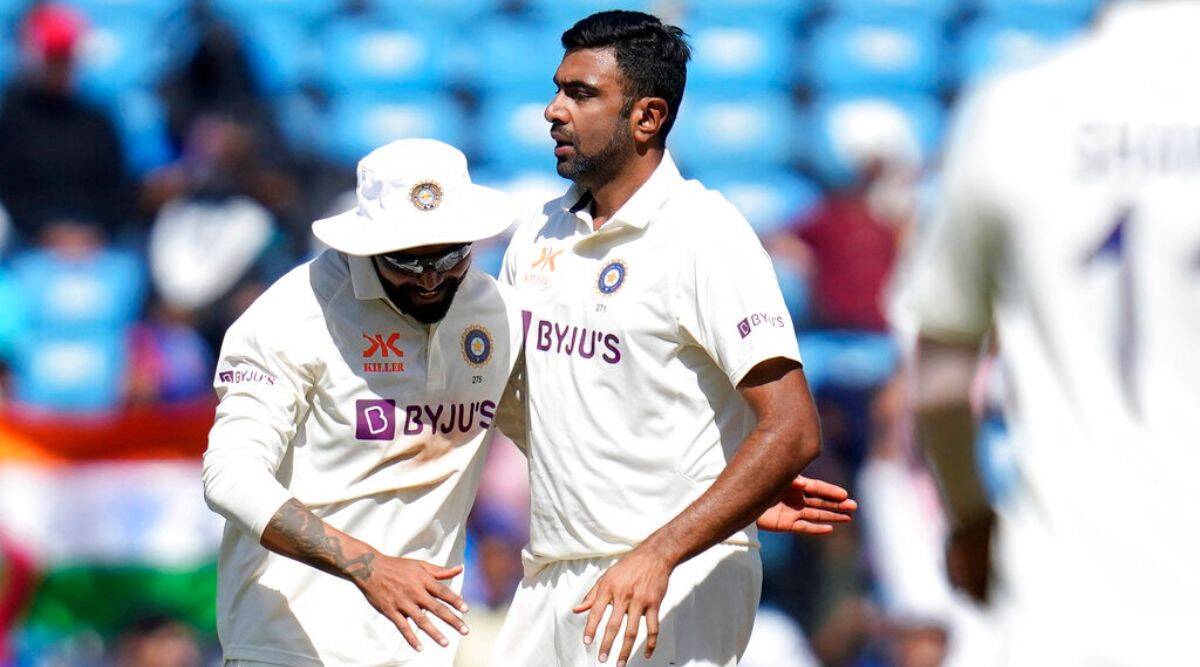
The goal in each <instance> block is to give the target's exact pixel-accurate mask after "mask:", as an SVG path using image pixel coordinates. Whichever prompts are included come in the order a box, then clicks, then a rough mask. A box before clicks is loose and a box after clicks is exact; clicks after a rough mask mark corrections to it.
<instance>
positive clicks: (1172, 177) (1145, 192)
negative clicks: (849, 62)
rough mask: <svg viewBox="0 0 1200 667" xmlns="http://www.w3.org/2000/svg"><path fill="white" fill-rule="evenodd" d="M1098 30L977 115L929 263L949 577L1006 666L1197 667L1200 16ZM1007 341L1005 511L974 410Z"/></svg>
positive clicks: (1183, 5)
mask: <svg viewBox="0 0 1200 667" xmlns="http://www.w3.org/2000/svg"><path fill="white" fill-rule="evenodd" d="M1101 18H1102V20H1101V22H1100V23H1099V25H1098V27H1097V28H1096V29H1095V30H1094V31H1093V32H1092V33H1090V34H1088V35H1087V36H1086V37H1085V38H1083V39H1081V40H1079V41H1078V42H1076V43H1074V44H1072V45H1071V46H1069V47H1068V48H1066V49H1065V50H1064V51H1063V52H1062V53H1060V54H1058V55H1056V56H1055V57H1053V58H1051V59H1050V60H1048V61H1047V62H1045V63H1043V64H1040V65H1038V66H1036V67H1033V68H1031V69H1028V70H1025V71H1020V72H1017V73H1013V74H1010V75H1005V76H1003V77H1002V78H1000V79H998V80H996V81H995V82H993V83H990V84H988V85H986V86H985V87H984V88H983V89H982V90H981V91H979V93H978V94H977V95H976V96H975V98H974V99H973V100H972V101H970V102H969V103H968V105H967V107H966V110H965V111H964V113H963V116H962V117H961V118H960V119H959V120H960V125H959V126H958V127H957V128H956V134H955V135H954V136H953V137H952V142H951V145H950V148H949V152H948V154H947V156H946V163H945V171H944V175H943V186H942V187H943V189H944V192H943V193H942V199H941V203H940V213H938V214H937V215H936V216H935V219H934V220H933V221H932V223H931V229H930V230H929V233H930V236H929V237H928V239H927V242H926V243H924V248H923V250H922V252H921V253H920V254H919V256H918V260H917V262H916V263H915V265H914V266H915V271H916V275H915V276H914V278H913V286H912V288H911V289H912V292H911V294H910V299H911V300H910V304H911V306H912V308H913V310H914V313H915V315H916V319H917V321H918V323H919V327H920V336H921V339H920V343H919V350H918V381H919V391H918V407H919V413H918V427H919V430H920V432H919V435H920V437H921V438H922V439H923V441H924V444H925V446H926V448H927V450H928V451H929V452H930V454H931V458H932V461H933V462H934V464H935V468H936V470H937V472H938V474H939V477H940V480H941V483H942V487H943V491H944V493H945V495H946V500H947V504H948V507H949V510H950V514H951V516H950V519H951V521H952V522H953V527H954V531H953V536H952V538H951V544H950V566H951V576H952V578H953V579H954V580H955V581H956V583H957V584H958V585H959V586H961V587H963V588H964V589H966V590H967V591H969V592H970V593H972V595H974V596H975V597H976V598H977V599H980V600H988V601H989V602H990V605H991V607H993V608H994V609H995V611H996V612H997V620H998V622H999V623H1000V624H1001V628H1002V631H1003V634H1002V640H1003V641H1004V642H1005V644H1006V650H1005V652H1004V654H1003V655H1001V656H998V658H999V660H998V662H999V663H1000V664H1005V665H1013V666H1022V667H1024V666H1027V665H1055V666H1074V665H1105V666H1120V665H1148V666H1158V665H1170V664H1192V663H1195V662H1196V661H1197V660H1200V658H1198V657H1197V656H1198V655H1200V653H1198V652H1197V651H1198V649H1197V644H1196V630H1197V628H1200V485H1197V483H1196V474H1197V471H1198V470H1200V436H1198V435H1197V434H1200V86H1197V85H1195V84H1194V83H1193V82H1194V80H1195V76H1196V71H1197V68H1198V67H1200V41H1198V40H1197V39H1196V36H1197V35H1200V4H1197V3H1192V2H1147V3H1144V4H1141V3H1139V4H1133V5H1116V6H1113V7H1112V8H1111V9H1110V10H1109V11H1108V12H1107V13H1106V14H1105V15H1103V16H1102V17H1101ZM993 330H994V331H995V335H996V339H997V341H998V346H999V353H1000V357H1001V360H1002V362H1003V364H1004V365H1005V367H1006V371H1007V373H1006V377H1007V379H1008V383H1009V385H1010V392H1009V393H1010V396H1009V401H1008V409H1009V413H1008V417H1009V420H1010V422H1011V427H1012V429H1011V430H1012V440H1013V443H1014V447H1015V459H1016V468H1017V479H1016V489H1015V490H1014V492H1013V493H1012V494H1011V497H1010V498H1008V499H1007V501H1006V502H1004V503H1002V504H1000V505H998V506H997V509H996V511H995V513H993V510H992V509H991V507H990V506H989V504H988V500H987V498H986V496H985V494H984V491H983V487H982V484H981V483H980V477H979V475H978V474H977V473H976V471H975V468H974V465H973V459H974V454H973V451H972V446H971V445H972V442H973V438H972V431H973V425H972V421H971V415H970V412H969V410H968V407H967V390H968V385H969V383H970V380H971V376H972V372H973V369H974V367H975V362H976V359H977V357H978V352H979V349H980V342H981V340H983V339H984V337H985V336H986V335H987V334H988V332H989V331H993ZM993 535H994V539H993ZM989 548H990V550H989ZM989 556H994V562H995V565H996V572H995V575H996V576H995V577H994V583H993V581H992V580H993V577H992V576H990V573H991V566H990V563H991V561H992V558H990V557H989Z"/></svg>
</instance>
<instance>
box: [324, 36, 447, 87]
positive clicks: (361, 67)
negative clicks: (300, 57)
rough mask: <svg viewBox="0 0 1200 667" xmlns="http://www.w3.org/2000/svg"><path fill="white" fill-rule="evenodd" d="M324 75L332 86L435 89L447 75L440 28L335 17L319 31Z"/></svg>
mask: <svg viewBox="0 0 1200 667" xmlns="http://www.w3.org/2000/svg"><path fill="white" fill-rule="evenodd" d="M321 41H322V43H323V44H324V45H325V52H324V54H323V56H322V61H323V62H324V63H325V70H324V74H323V79H324V81H325V83H326V85H327V86H328V87H329V88H330V89H331V90H332V91H336V92H353V93H362V92H364V91H372V90H374V91H397V90H405V89H411V88H425V89H435V88H441V87H443V84H444V82H445V80H446V75H447V71H446V67H447V64H448V62H449V60H448V54H449V53H450V51H451V49H449V48H448V47H447V45H446V44H445V41H446V33H445V28H435V27H432V26H427V25H421V26H418V25H416V24H413V25H401V24H399V23H383V22H380V21H378V20H372V19H370V18H349V19H339V20H336V21H333V22H331V23H330V24H329V26H328V28H327V29H326V30H325V32H324V35H323V37H322V40H321Z"/></svg>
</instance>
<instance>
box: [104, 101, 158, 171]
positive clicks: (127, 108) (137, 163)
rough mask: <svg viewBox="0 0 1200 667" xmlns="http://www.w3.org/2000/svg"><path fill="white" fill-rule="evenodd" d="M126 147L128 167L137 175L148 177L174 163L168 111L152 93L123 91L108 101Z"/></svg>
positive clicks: (111, 114) (111, 115) (109, 108)
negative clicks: (154, 171)
mask: <svg viewBox="0 0 1200 667" xmlns="http://www.w3.org/2000/svg"><path fill="white" fill-rule="evenodd" d="M107 103H108V104H107V108H108V110H109V112H110V117H111V118H112V119H113V121H114V122H115V123H116V126H117V132H118V134H119V135H120V137H121V143H122V144H123V145H124V147H125V160H126V165H127V166H128V168H129V169H130V171H132V172H133V173H134V174H137V175H141V174H145V173H147V172H149V171H151V170H152V169H155V168H157V167H161V166H163V165H165V164H167V163H169V162H170V161H171V159H172V158H173V157H174V153H173V151H172V148H171V139H170V135H169V133H168V130H167V110H166V107H165V106H164V105H163V103H162V101H161V100H159V99H158V96H157V95H155V94H154V93H153V92H152V91H150V90H144V89H140V88H135V89H131V90H128V91H125V92H122V93H120V94H118V95H116V96H115V97H112V98H109V99H108V100H107Z"/></svg>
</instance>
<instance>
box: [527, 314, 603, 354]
mask: <svg viewBox="0 0 1200 667" xmlns="http://www.w3.org/2000/svg"><path fill="white" fill-rule="evenodd" d="M534 337H535V341H534V347H535V348H536V349H537V350H538V351H539V352H554V353H555V354H562V355H566V356H568V357H581V358H583V359H591V358H593V357H595V358H598V359H600V360H602V361H604V362H605V363H608V364H614V365H615V364H619V363H620V362H621V337H620V336H618V335H616V334H613V333H608V332H605V331H598V330H596V329H588V328H587V327H578V326H574V325H570V324H559V323H558V322H551V321H550V320H543V319H539V320H538V322H537V327H536V329H535V330H534Z"/></svg>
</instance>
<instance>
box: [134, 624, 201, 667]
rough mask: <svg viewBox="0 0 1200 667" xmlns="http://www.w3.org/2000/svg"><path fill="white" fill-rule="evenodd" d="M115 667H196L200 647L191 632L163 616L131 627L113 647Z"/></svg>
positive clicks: (197, 665)
mask: <svg viewBox="0 0 1200 667" xmlns="http://www.w3.org/2000/svg"><path fill="white" fill-rule="evenodd" d="M114 664H115V667H200V664H201V654H200V647H199V645H198V644H197V643H196V638H195V636H194V635H193V634H192V631H191V629H189V628H188V627H187V626H186V625H184V624H182V623H180V622H179V621H176V620H175V619H172V618H169V617H166V616H149V617H146V618H144V619H142V620H140V621H138V622H136V623H134V624H133V626H132V627H130V628H129V629H128V630H126V631H125V633H124V634H123V635H122V636H121V638H120V639H119V640H118V643H117V655H116V660H115V661H114Z"/></svg>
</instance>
